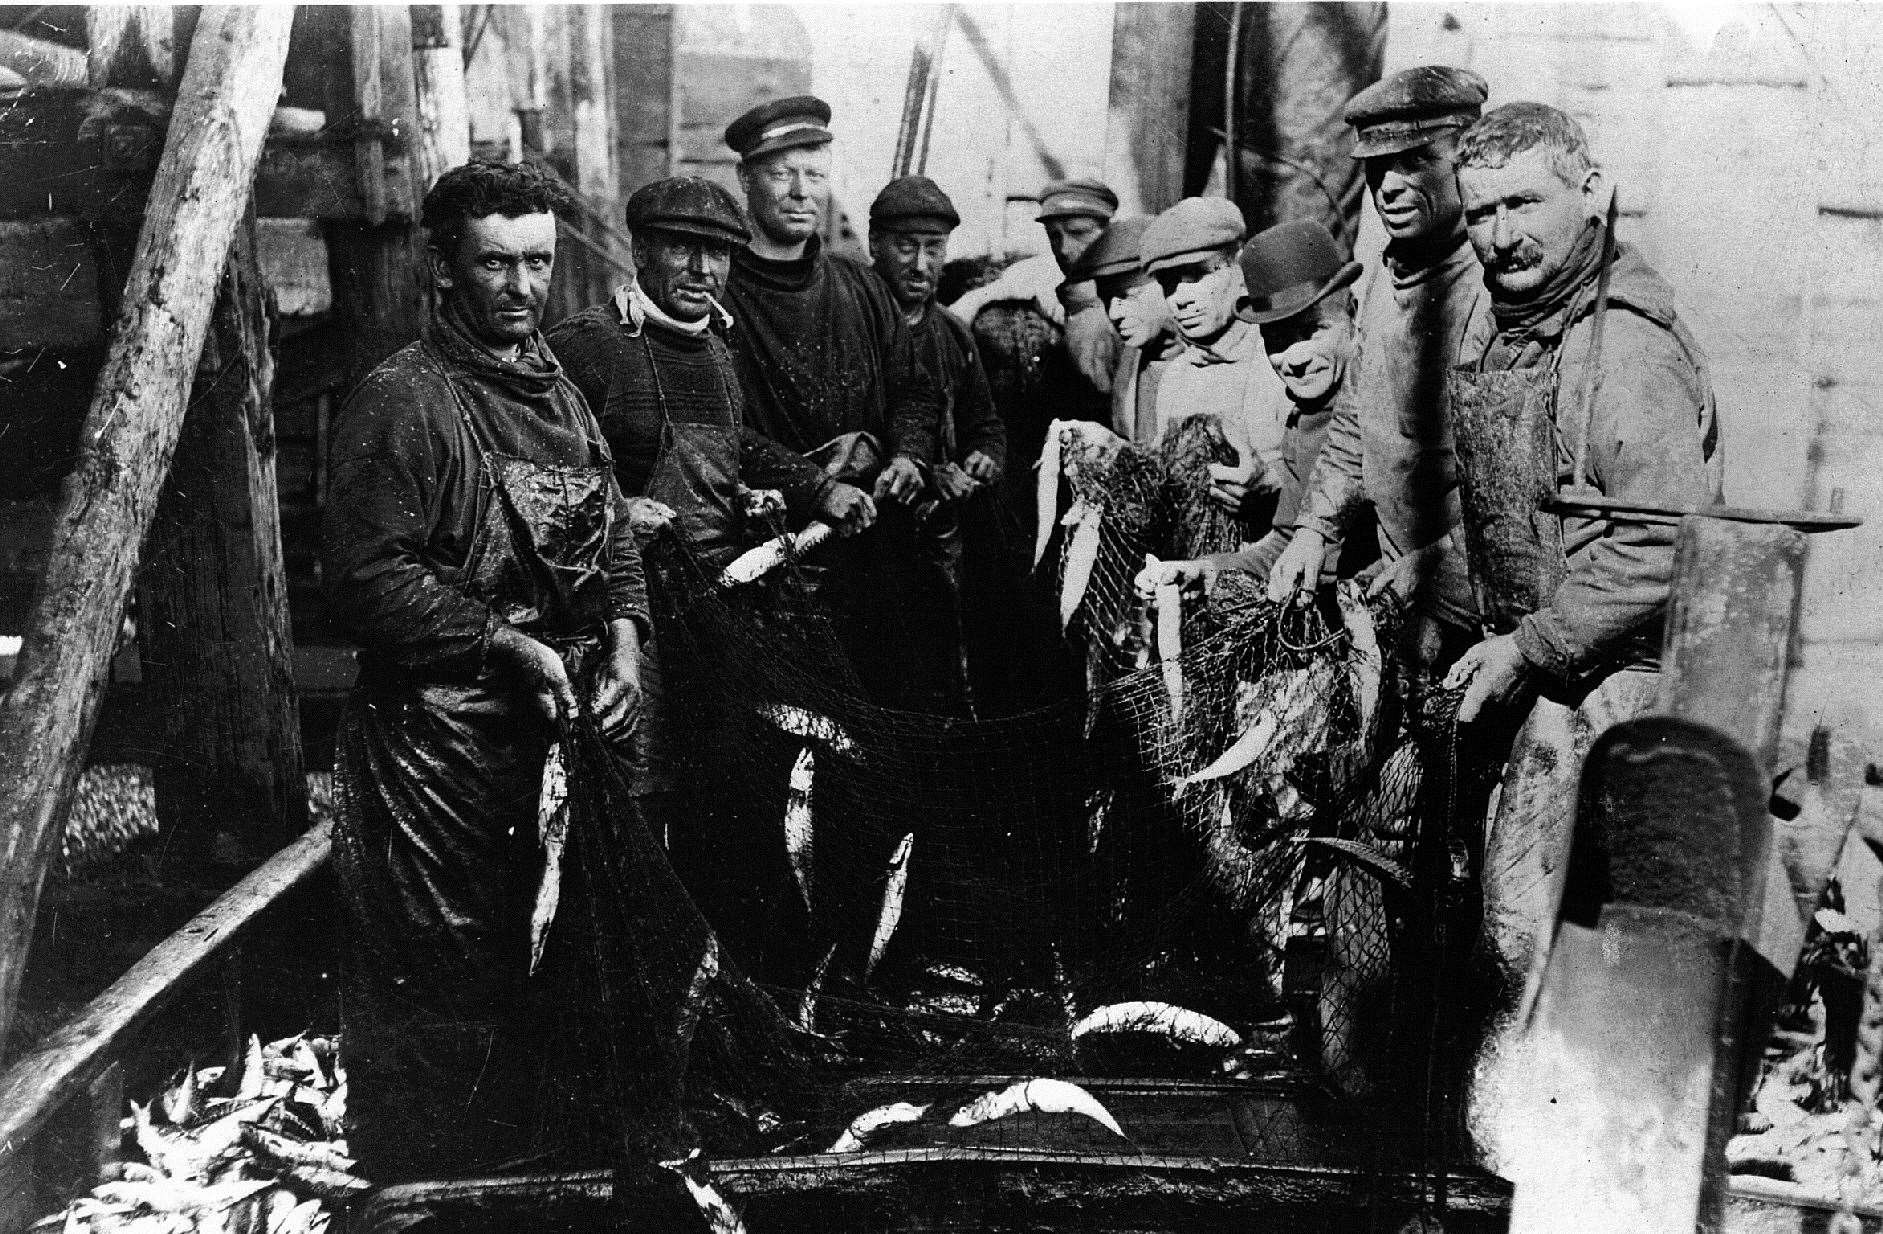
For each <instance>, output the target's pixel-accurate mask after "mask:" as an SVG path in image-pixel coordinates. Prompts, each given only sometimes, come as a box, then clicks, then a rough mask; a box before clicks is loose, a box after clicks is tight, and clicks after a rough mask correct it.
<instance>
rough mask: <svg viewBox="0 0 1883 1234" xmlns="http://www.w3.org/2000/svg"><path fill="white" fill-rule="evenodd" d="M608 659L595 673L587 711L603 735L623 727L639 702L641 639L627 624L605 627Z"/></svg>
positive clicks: (638, 632) (611, 623) (625, 622)
mask: <svg viewBox="0 0 1883 1234" xmlns="http://www.w3.org/2000/svg"><path fill="white" fill-rule="evenodd" d="M609 635H610V637H609V641H608V655H607V658H606V659H604V660H603V661H602V663H601V665H600V666H599V667H598V668H597V670H596V673H595V683H594V686H593V688H592V689H591V690H590V693H589V700H588V711H589V715H590V716H592V717H594V720H595V723H596V726H597V727H598V728H600V729H601V731H602V732H604V733H613V732H615V731H616V730H617V729H619V728H621V727H623V726H624V725H625V724H626V723H627V720H628V717H629V716H630V715H631V714H632V713H633V710H634V708H635V707H636V706H637V705H638V704H639V702H640V700H641V636H640V631H639V630H638V629H636V627H635V625H634V623H633V622H631V621H614V622H610V623H609Z"/></svg>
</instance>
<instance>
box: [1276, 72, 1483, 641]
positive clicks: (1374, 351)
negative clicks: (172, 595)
mask: <svg viewBox="0 0 1883 1234" xmlns="http://www.w3.org/2000/svg"><path fill="white" fill-rule="evenodd" d="M1486 93H1487V89H1486V87H1485V84H1484V81H1483V79H1482V78H1480V77H1478V75H1477V74H1475V73H1472V72H1469V71H1467V70H1464V69H1455V68H1449V67H1445V66H1442V65H1424V66H1421V67H1418V68H1411V69H1405V70H1403V71H1401V72H1398V73H1394V74H1392V75H1391V76H1389V77H1387V78H1385V79H1383V80H1381V81H1379V82H1377V83H1375V84H1374V85H1371V86H1368V87H1367V88H1366V89H1365V90H1362V91H1361V92H1360V93H1358V94H1356V95H1354V97H1353V98H1352V99H1351V100H1350V101H1349V102H1348V103H1347V107H1346V112H1345V115H1346V119H1347V123H1349V124H1351V125H1352V126H1353V128H1354V132H1355V143H1354V150H1353V155H1354V157H1355V158H1357V159H1360V160H1362V162H1363V163H1364V165H1365V168H1366V181H1367V187H1368V191H1369V192H1370V194H1371V196H1372V199H1373V208H1374V209H1375V210H1376V211H1377V212H1378V213H1379V217H1380V222H1381V223H1382V225H1383V226H1384V229H1385V232H1386V248H1385V251H1384V252H1383V254H1382V256H1381V261H1382V266H1381V268H1380V269H1379V270H1377V271H1375V272H1374V274H1373V275H1372V277H1371V278H1370V280H1369V281H1368V283H1367V287H1366V290H1365V292H1364V293H1363V295H1362V297H1361V305H1360V310H1359V318H1358V341H1357V344H1356V349H1355V354H1354V358H1353V360H1352V362H1351V375H1350V376H1349V378H1348V380H1347V381H1346V383H1344V391H1345V392H1344V393H1343V395H1342V397H1341V399H1340V400H1339V402H1338V405H1337V407H1336V410H1335V415H1334V419H1333V423H1332V424H1331V425H1330V426H1329V428H1328V432H1327V440H1326V443H1325V445H1324V446H1323V448H1322V450H1321V452H1320V456H1319V461H1318V462H1317V464H1316V466H1315V472H1314V475H1313V477H1312V478H1311V479H1310V480H1309V482H1308V494H1307V498H1306V502H1305V508H1304V510H1303V512H1302V516H1301V518H1300V519H1299V520H1298V527H1297V529H1296V533H1295V536H1294V538H1293V540H1292V541H1291V542H1290V544H1289V546H1288V548H1287V549H1286V550H1285V551H1284V552H1283V553H1282V555H1281V557H1280V559H1279V560H1278V561H1277V562H1276V565H1275V569H1274V570H1273V572H1272V573H1271V574H1270V576H1269V597H1270V598H1271V599H1274V600H1285V599H1287V598H1288V597H1289V596H1291V595H1305V593H1306V592H1307V591H1308V590H1310V589H1312V587H1313V586H1314V585H1315V581H1316V580H1317V579H1318V578H1319V577H1320V572H1321V568H1322V562H1323V560H1324V558H1325V556H1326V549H1327V545H1328V544H1330V543H1332V542H1334V541H1335V540H1336V538H1337V537H1338V536H1339V535H1340V533H1341V531H1342V530H1343V529H1344V528H1346V527H1348V526H1349V525H1351V523H1352V521H1353V520H1355V519H1357V518H1358V517H1360V515H1361V514H1362V512H1363V511H1364V509H1365V507H1366V506H1367V505H1369V504H1370V505H1371V507H1372V509H1373V512H1374V514H1375V515H1376V517H1377V520H1378V536H1379V546H1380V551H1381V554H1382V561H1381V566H1380V568H1379V570H1378V571H1377V572H1376V573H1375V574H1374V575H1373V576H1372V577H1371V578H1370V579H1369V592H1370V594H1372V595H1378V594H1380V593H1381V592H1383V591H1385V590H1387V589H1389V588H1390V589H1391V590H1392V591H1393V592H1394V594H1395V595H1397V596H1398V597H1399V598H1400V599H1401V600H1402V601H1409V602H1412V603H1413V605H1414V609H1415V611H1416V612H1417V613H1418V614H1419V620H1418V621H1416V622H1410V623H1408V627H1409V633H1408V644H1407V647H1406V651H1407V653H1408V654H1409V655H1410V656H1411V657H1412V658H1413V659H1414V660H1415V661H1417V662H1418V663H1420V664H1423V665H1426V666H1428V670H1427V671H1429V670H1430V669H1433V668H1435V669H1436V670H1437V671H1440V672H1442V671H1443V669H1444V668H1445V666H1446V665H1448V664H1449V663H1450V661H1451V660H1452V659H1453V658H1455V657H1456V656H1457V655H1458V654H1459V652H1461V651H1462V650H1463V649H1464V648H1465V647H1466V646H1468V645H1469V643H1470V640H1471V638H1472V632H1473V631H1474V630H1475V606H1474V604H1473V600H1472V594H1471V586H1470V578H1469V575H1468V573H1467V571H1466V566H1465V556H1464V552H1463V545H1462V541H1461V539H1460V538H1459V537H1458V535H1457V528H1458V524H1459V519H1460V510H1459V504H1458V492H1457V488H1458V480H1457V464H1456V460H1455V457H1454V454H1453V449H1452V441H1451V430H1450V428H1449V427H1448V425H1447V422H1446V419H1445V415H1444V409H1443V400H1442V397H1441V392H1442V390H1443V388H1444V380H1445V372H1446V370H1447V369H1448V368H1449V367H1450V366H1451V364H1452V363H1453V361H1454V360H1455V359H1456V357H1457V355H1458V351H1459V347H1460V346H1461V345H1462V343H1463V341H1464V335H1465V330H1466V328H1467V325H1468V324H1469V323H1470V322H1471V321H1473V320H1475V319H1477V318H1478V317H1481V316H1482V315H1483V314H1484V313H1485V312H1486V311H1487V310H1486V308H1485V306H1484V303H1483V302H1484V300H1485V299H1486V296H1485V292H1484V284H1483V281H1482V279H1481V278H1480V277H1479V269H1478V262H1477V258H1476V256H1475V255H1474V254H1473V252H1472V247H1471V244H1470V242H1469V241H1468V240H1467V239H1466V236H1465V225H1464V213H1463V209H1462V207H1461V206H1460V204H1459V199H1458V184H1457V176H1456V174H1455V173H1454V171H1453V168H1452V158H1453V152H1454V151H1455V150H1456V148H1457V144H1458V135H1459V133H1460V132H1461V131H1462V130H1463V129H1464V128H1465V127H1466V126H1467V125H1469V124H1470V123H1471V122H1472V121H1474V120H1476V119H1477V118H1478V115H1479V113H1480V111H1481V109H1482V107H1483V104H1484V99H1485V96H1486ZM1415 675H1422V674H1415Z"/></svg>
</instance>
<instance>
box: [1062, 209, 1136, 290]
mask: <svg viewBox="0 0 1883 1234" xmlns="http://www.w3.org/2000/svg"><path fill="white" fill-rule="evenodd" d="M1150 225H1151V220H1150V219H1147V218H1144V217H1142V216H1140V215H1131V216H1130V217H1128V218H1121V219H1113V220H1112V221H1111V222H1109V223H1107V224H1106V225H1105V230H1104V231H1101V232H1099V233H1098V239H1096V240H1094V241H1092V243H1091V244H1089V245H1087V246H1086V250H1085V252H1083V253H1081V254H1079V259H1078V260H1077V261H1075V262H1073V263H1072V268H1071V269H1070V270H1067V271H1066V281H1067V282H1069V283H1084V282H1087V281H1089V280H1091V279H1102V278H1108V277H1110V276H1112V275H1115V274H1129V273H1131V272H1133V271H1135V270H1138V269H1141V268H1142V266H1143V262H1142V260H1141V259H1140V258H1139V256H1138V246H1139V244H1140V242H1141V241H1142V240H1143V239H1144V229H1145V228H1146V227H1149V226H1150Z"/></svg>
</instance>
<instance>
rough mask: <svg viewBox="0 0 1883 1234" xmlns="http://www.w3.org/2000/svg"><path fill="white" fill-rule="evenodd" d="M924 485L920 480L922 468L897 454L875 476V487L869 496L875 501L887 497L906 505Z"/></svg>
mask: <svg viewBox="0 0 1883 1234" xmlns="http://www.w3.org/2000/svg"><path fill="white" fill-rule="evenodd" d="M926 487H927V485H926V484H925V483H924V482H923V480H922V469H921V468H920V467H917V466H916V465H915V460H914V459H912V458H910V457H908V456H907V455H903V454H898V455H897V456H896V457H895V458H892V459H890V460H889V466H887V467H885V468H883V470H882V474H881V475H879V476H877V477H876V488H875V491H874V492H872V493H871V494H870V496H871V497H873V498H874V499H875V500H877V501H882V500H883V499H884V498H888V499H889V500H891V501H895V502H899V503H901V504H902V505H905V506H906V505H911V504H913V503H914V501H915V499H916V498H918V497H920V496H921V495H922V490H923V489H924V488H926Z"/></svg>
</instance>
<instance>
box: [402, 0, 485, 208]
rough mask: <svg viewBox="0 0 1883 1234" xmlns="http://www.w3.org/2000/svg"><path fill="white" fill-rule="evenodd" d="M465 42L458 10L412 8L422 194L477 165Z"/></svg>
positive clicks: (416, 159) (415, 154)
mask: <svg viewBox="0 0 1883 1234" xmlns="http://www.w3.org/2000/svg"><path fill="white" fill-rule="evenodd" d="M462 41H463V40H462V37H461V36H460V34H459V28H458V6H457V5H455V4H415V5H413V6H412V80H413V85H414V88H415V92H416V94H417V109H418V127H419V131H418V142H417V144H416V145H415V147H414V148H413V151H412V180H413V188H414V189H415V190H416V191H418V192H420V193H423V192H424V191H425V190H426V189H429V188H430V187H431V186H432V185H434V184H436V183H437V182H438V177H439V176H442V175H444V174H445V173H446V172H447V171H450V170H451V169H452V168H453V167H458V166H461V165H463V164H465V163H468V162H470V161H471V101H470V97H469V95H468V94H467V92H466V89H465V82H464V49H463V48H462V47H461V46H460V44H461V43H462Z"/></svg>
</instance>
